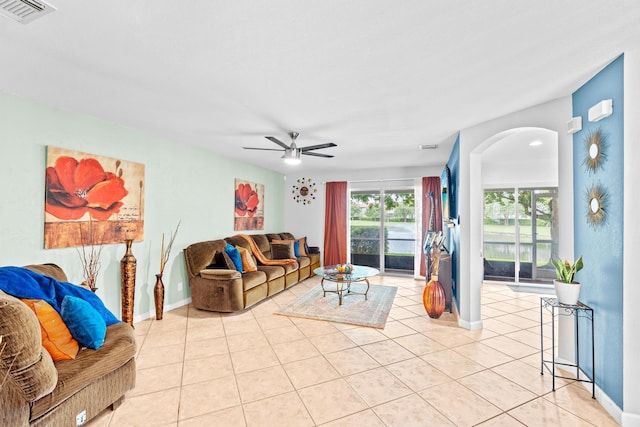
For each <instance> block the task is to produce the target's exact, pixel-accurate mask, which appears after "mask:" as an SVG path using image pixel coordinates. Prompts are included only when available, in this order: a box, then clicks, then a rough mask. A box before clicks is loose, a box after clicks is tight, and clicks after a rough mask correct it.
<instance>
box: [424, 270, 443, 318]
mask: <svg viewBox="0 0 640 427" xmlns="http://www.w3.org/2000/svg"><path fill="white" fill-rule="evenodd" d="M422 302H423V304H424V308H425V310H427V314H428V315H429V317H431V318H432V319H437V318H438V317H440V315H441V314H442V312H444V307H445V304H446V297H445V294H444V288H443V287H442V284H441V283H440V282H438V275H437V274H433V275H431V280H430V281H429V283H427V286H425V287H424V292H423V293H422Z"/></svg>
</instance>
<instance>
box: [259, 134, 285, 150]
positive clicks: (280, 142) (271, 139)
mask: <svg viewBox="0 0 640 427" xmlns="http://www.w3.org/2000/svg"><path fill="white" fill-rule="evenodd" d="M265 138H267V139H268V140H269V141H271V142H275V143H276V144H278V145H279V146H281V147H282V148H284V149H287V148H289V146H288V145H287V144H285V143H284V142H282V141H280V140H279V139H278V138H275V137H273V136H265Z"/></svg>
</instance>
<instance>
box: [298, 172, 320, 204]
mask: <svg viewBox="0 0 640 427" xmlns="http://www.w3.org/2000/svg"><path fill="white" fill-rule="evenodd" d="M317 192H318V189H317V188H316V183H315V182H313V181H312V180H311V179H310V178H299V179H298V182H297V183H295V184H294V185H293V188H292V189H291V194H293V200H295V201H296V203H302V204H303V205H310V204H311V202H312V201H313V200H315V199H316V193H317Z"/></svg>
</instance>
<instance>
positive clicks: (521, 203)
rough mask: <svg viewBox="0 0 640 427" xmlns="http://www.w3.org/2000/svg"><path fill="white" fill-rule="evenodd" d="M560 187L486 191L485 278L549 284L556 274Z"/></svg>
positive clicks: (484, 232)
mask: <svg viewBox="0 0 640 427" xmlns="http://www.w3.org/2000/svg"><path fill="white" fill-rule="evenodd" d="M557 194H558V192H557V188H523V189H518V188H508V189H495V190H487V191H485V192H484V226H483V227H484V231H483V238H484V245H483V246H484V248H483V255H484V273H485V279H489V280H506V281H512V282H516V283H517V282H520V281H522V282H538V283H547V282H550V281H551V280H553V278H554V277H555V274H554V269H553V265H552V264H551V258H552V257H554V256H557V251H558V226H557V209H556V206H557Z"/></svg>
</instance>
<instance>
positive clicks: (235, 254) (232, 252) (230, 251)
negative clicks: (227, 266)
mask: <svg viewBox="0 0 640 427" xmlns="http://www.w3.org/2000/svg"><path fill="white" fill-rule="evenodd" d="M224 251H225V252H226V253H227V255H229V258H231V261H233V264H234V265H235V266H236V270H238V271H239V272H240V273H244V269H243V268H242V255H240V251H239V250H237V249H236V247H235V246H233V245H232V244H230V243H227V246H225V248H224Z"/></svg>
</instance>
